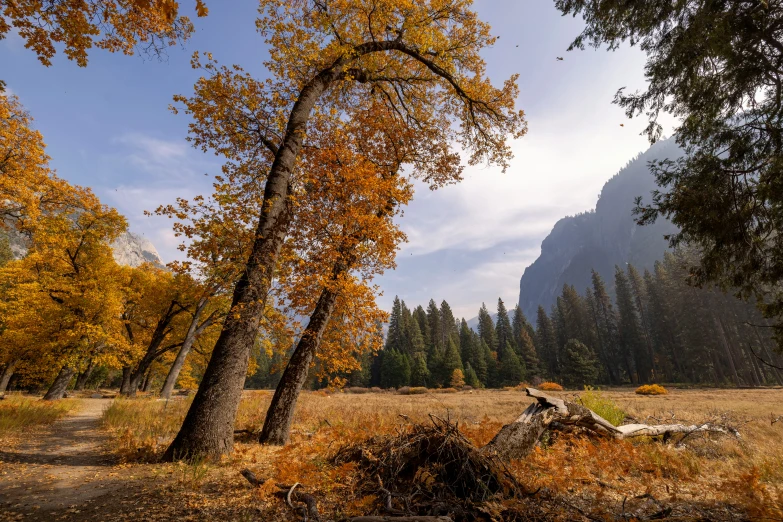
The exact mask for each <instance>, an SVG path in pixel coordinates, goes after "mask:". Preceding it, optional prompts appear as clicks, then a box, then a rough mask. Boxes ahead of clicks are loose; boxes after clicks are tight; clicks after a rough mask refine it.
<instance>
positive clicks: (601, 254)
mask: <svg viewBox="0 0 783 522" xmlns="http://www.w3.org/2000/svg"><path fill="white" fill-rule="evenodd" d="M678 155H679V149H678V148H677V146H676V144H675V142H674V139H672V138H670V139H668V140H664V141H661V142H659V143H656V144H655V145H653V146H652V147H650V149H649V150H647V151H646V152H644V153H643V154H640V155H639V156H637V157H636V158H634V159H633V160H632V161H630V162H629V163H628V165H626V166H625V167H624V168H623V169H622V170H620V172H618V173H617V174H616V175H615V176H614V177H612V178H611V179H610V180H609V181H607V182H606V184H605V185H604V187H603V189H602V190H601V194H600V196H599V198H598V201H597V203H596V207H595V210H591V211H589V212H585V213H582V214H578V215H576V216H568V217H565V218H563V219H561V220H560V221H558V222H557V223H556V224H555V226H554V227H553V228H552V231H551V232H550V233H549V235H548V236H547V237H546V239H544V241H543V242H542V243H541V255H540V256H539V257H538V259H536V261H535V262H534V263H533V264H532V265H530V266H529V267H527V268H526V269H525V272H524V274H523V275H522V279H521V280H520V282H519V306H520V307H521V308H522V310H523V311H524V313H525V315H526V316H527V317H528V318H530V319H531V320H534V318H535V315H536V309H537V308H538V306H539V305H543V306H544V308H545V309H546V310H547V311H549V308H550V306H551V305H552V304H553V303H554V302H555V299H556V297H557V295H559V294H560V292H561V290H562V288H563V285H564V284H572V285H574V286H575V287H576V288H577V290H578V291H579V292H582V291H584V289H585V288H586V287H587V286H588V285H589V284H590V271H591V269H593V268H595V269H596V270H597V271H598V273H599V274H601V276H602V277H603V278H604V279H605V280H606V282H607V285H608V287H610V288H611V287H612V286H613V279H614V266H615V265H621V266H624V265H625V264H626V263H632V264H634V265H635V266H636V267H638V268H640V269H642V268H652V266H653V264H654V263H655V261H656V260H658V259H660V258H661V257H662V256H663V253H664V252H665V250H666V248H667V246H668V245H667V242H666V240H665V239H664V235H665V234H669V233H672V232H674V231H675V230H676V229H675V227H674V225H672V224H671V223H670V222H668V221H666V220H662V219H659V220H658V222H656V223H655V224H654V225H650V226H645V227H640V226H638V225H636V223H635V222H634V218H633V214H632V209H633V206H634V198H635V197H636V196H644V197H645V198H646V199H649V194H650V191H652V190H654V189H655V188H656V185H655V179H654V178H653V176H652V175H651V174H650V172H649V169H648V167H647V163H648V162H649V161H651V160H654V159H663V158H666V157H676V156H678Z"/></svg>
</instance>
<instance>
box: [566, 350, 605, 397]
mask: <svg viewBox="0 0 783 522" xmlns="http://www.w3.org/2000/svg"><path fill="white" fill-rule="evenodd" d="M563 351H564V354H563V355H564V357H563V359H564V360H563V362H564V364H563V382H564V383H565V384H568V385H569V386H573V387H577V388H582V387H583V386H585V385H590V384H594V383H595V380H596V378H597V377H598V368H597V367H596V362H595V358H594V356H593V353H592V352H591V351H590V348H588V347H587V346H585V345H584V344H583V343H581V342H579V341H578V340H577V339H569V340H568V342H567V343H566V345H565V348H564V350H563Z"/></svg>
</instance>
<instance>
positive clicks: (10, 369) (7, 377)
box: [0, 359, 19, 394]
mask: <svg viewBox="0 0 783 522" xmlns="http://www.w3.org/2000/svg"><path fill="white" fill-rule="evenodd" d="M18 364H19V359H14V360H13V361H11V362H9V363H8V364H7V365H6V367H5V368H3V375H1V376H0V394H3V393H5V391H6V390H7V389H8V383H9V382H10V381H11V376H13V374H14V371H16V366H17V365H18Z"/></svg>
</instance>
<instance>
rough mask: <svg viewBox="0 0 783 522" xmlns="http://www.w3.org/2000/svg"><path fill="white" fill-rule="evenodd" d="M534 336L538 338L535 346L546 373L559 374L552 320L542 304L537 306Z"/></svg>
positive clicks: (555, 337) (553, 375) (554, 376)
mask: <svg viewBox="0 0 783 522" xmlns="http://www.w3.org/2000/svg"><path fill="white" fill-rule="evenodd" d="M536 336H537V338H538V342H537V343H536V348H538V350H539V358H540V359H541V361H542V362H543V363H544V367H545V370H546V373H547V375H548V376H549V377H550V378H553V379H554V378H557V376H558V375H559V374H560V365H559V360H558V359H559V357H558V347H557V335H556V333H555V328H554V326H553V325H552V320H551V319H550V318H549V316H548V315H547V314H546V310H544V307H543V306H539V307H538V314H537V316H536Z"/></svg>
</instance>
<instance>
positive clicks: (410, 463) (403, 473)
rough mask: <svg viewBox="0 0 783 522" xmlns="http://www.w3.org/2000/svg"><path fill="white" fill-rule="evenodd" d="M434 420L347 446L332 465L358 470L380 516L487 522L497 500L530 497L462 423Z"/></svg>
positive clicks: (361, 486) (362, 488)
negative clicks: (376, 501) (466, 432)
mask: <svg viewBox="0 0 783 522" xmlns="http://www.w3.org/2000/svg"><path fill="white" fill-rule="evenodd" d="M430 419H431V421H432V423H431V424H429V425H422V424H414V425H412V426H411V427H410V429H409V430H401V431H400V432H399V433H398V434H396V435H389V436H380V437H373V438H370V439H368V440H365V441H363V442H361V443H357V444H351V445H348V446H344V447H342V448H340V449H339V450H338V451H337V453H336V454H335V455H334V456H333V457H332V462H333V463H334V464H344V463H348V462H355V463H357V464H358V465H359V469H360V471H361V479H360V481H359V484H358V489H359V490H358V491H357V493H358V494H360V495H376V496H377V497H378V498H379V499H380V505H379V506H378V508H377V510H376V514H377V515H382V516H386V517H396V516H399V517H413V518H410V519H411V520H413V519H417V520H426V518H424V517H433V518H432V520H437V517H450V519H453V520H489V519H490V518H491V516H487V515H490V513H488V507H487V506H488V504H494V502H493V501H498V500H504V499H510V498H522V497H529V496H531V495H530V494H529V493H528V492H526V491H525V490H524V488H523V487H522V485H521V484H519V482H517V480H516V479H515V478H514V477H513V475H512V474H511V473H510V472H509V471H508V470H507V469H506V466H505V465H504V463H503V462H502V461H501V459H500V458H499V457H497V456H496V455H494V454H491V453H487V452H482V451H481V450H480V449H479V448H477V447H476V446H474V445H473V443H471V442H470V441H469V440H468V439H467V438H465V436H464V435H463V434H462V433H461V432H460V431H459V426H458V424H456V423H452V422H450V421H449V420H444V419H441V418H438V417H436V416H434V415H430ZM526 515H527V516H531V515H533V516H532V519H535V518H538V517H535V516H534V514H533V513H526ZM542 518H543V517H542ZM528 519H531V518H528ZM368 520H369V519H368ZM379 520H380V518H379ZM389 520H394V519H393V518H389Z"/></svg>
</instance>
